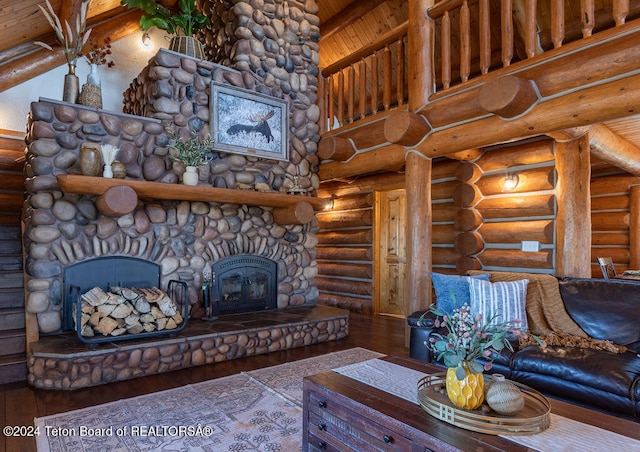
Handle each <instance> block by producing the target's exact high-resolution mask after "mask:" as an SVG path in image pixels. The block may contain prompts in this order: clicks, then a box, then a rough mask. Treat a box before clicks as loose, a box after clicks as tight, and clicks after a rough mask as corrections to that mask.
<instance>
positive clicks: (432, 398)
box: [418, 372, 551, 435]
mask: <svg viewBox="0 0 640 452" xmlns="http://www.w3.org/2000/svg"><path fill="white" fill-rule="evenodd" d="M445 378H446V373H444V372H441V373H436V374H432V375H428V376H426V377H424V378H422V379H421V380H420V381H419V382H418V401H419V403H420V406H421V407H422V409H424V410H425V411H426V412H427V413H429V414H430V415H431V416H433V417H435V418H437V419H440V420H442V421H444V422H448V423H449V424H453V425H455V426H457V427H460V428H464V429H466V430H472V431H474V432H480V433H488V434H490V435H530V434H534V433H539V432H542V431H544V430H546V429H547V428H548V427H549V423H550V420H551V417H550V415H549V413H550V412H551V405H550V404H549V401H548V400H547V399H546V398H545V397H544V396H543V395H542V394H540V393H539V392H538V391H536V390H535V389H533V388H530V387H528V386H525V385H523V384H520V383H516V382H513V383H514V384H515V385H516V386H518V388H519V389H520V391H522V394H523V395H524V400H525V404H524V408H523V409H522V410H520V411H519V412H518V414H517V416H503V415H500V414H497V413H495V412H493V411H489V412H483V411H482V410H463V409H460V408H456V407H455V406H453V404H452V403H451V401H450V400H449V397H447V395H446V393H445V394H441V393H440V391H439V390H438V389H440V388H444V386H445ZM485 379H486V380H487V382H486V383H487V384H488V383H489V382H490V381H491V376H490V375H485Z"/></svg>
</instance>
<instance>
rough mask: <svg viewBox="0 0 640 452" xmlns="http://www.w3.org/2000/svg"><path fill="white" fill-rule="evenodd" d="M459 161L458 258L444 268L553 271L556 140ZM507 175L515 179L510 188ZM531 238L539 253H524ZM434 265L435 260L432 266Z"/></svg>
mask: <svg viewBox="0 0 640 452" xmlns="http://www.w3.org/2000/svg"><path fill="white" fill-rule="evenodd" d="M483 151H484V152H483V153H482V154H481V155H480V156H479V157H478V158H476V159H474V160H473V161H467V162H464V163H461V164H460V166H459V167H458V169H457V172H456V177H457V179H458V181H459V182H460V185H459V186H458V188H457V189H456V192H455V193H454V207H455V209H456V221H455V222H454V224H453V226H454V229H455V232H456V234H457V236H456V238H455V241H454V242H453V245H454V250H455V252H456V253H457V255H458V257H457V259H456V261H455V263H453V264H452V263H448V264H447V265H445V266H444V267H443V268H442V270H449V271H452V270H453V271H455V273H458V274H464V273H465V272H466V271H467V270H472V269H473V270H477V269H486V270H505V271H509V270H518V271H531V272H540V273H553V271H554V249H555V237H554V231H555V195H554V187H555V157H554V142H553V141H552V140H550V139H533V140H527V141H523V142H519V143H515V144H508V145H501V146H494V147H491V148H486V149H484V150H483ZM508 176H514V177H517V185H516V186H515V187H513V188H507V187H506V186H505V180H506V179H507V177H508ZM523 241H535V242H538V244H539V250H538V251H523V250H522V242H523ZM437 265H438V263H437V262H435V260H434V269H437V268H438V267H437Z"/></svg>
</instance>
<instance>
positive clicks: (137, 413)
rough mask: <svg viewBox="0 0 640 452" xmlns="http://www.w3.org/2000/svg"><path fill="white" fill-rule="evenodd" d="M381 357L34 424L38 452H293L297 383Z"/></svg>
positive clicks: (349, 355)
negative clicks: (38, 432) (37, 429)
mask: <svg viewBox="0 0 640 452" xmlns="http://www.w3.org/2000/svg"><path fill="white" fill-rule="evenodd" d="M381 356H384V355H382V354H380V353H377V352H373V351H370V350H366V349H363V348H353V349H350V350H344V351H341V352H335V353H329V354H327V355H323V356H318V357H314V358H308V359H303V360H300V361H294V362H290V363H286V364H281V365H278V366H273V367H267V368H264V369H259V370H255V371H251V372H246V373H244V372H243V373H241V374H238V375H232V376H229V377H223V378H218V379H215V380H210V381H205V382H202V383H197V384H193V385H188V386H183V387H180V388H175V389H170V390H167V391H162V392H156V393H153V394H147V395H144V396H139V397H134V398H131V399H125V400H119V401H117V402H111V403H107V404H103V405H97V406H94V407H90V408H84V409H81V410H76V411H70V412H67V413H60V414H56V415H53V416H46V417H42V418H37V419H36V420H35V425H36V426H37V427H40V435H39V436H38V437H37V446H38V451H39V452H76V451H77V452H80V451H83V452H84V451H89V450H91V451H97V450H99V451H101V452H114V451H157V450H165V451H182V450H184V451H187V450H188V451H205V452H218V451H283V452H289V451H298V450H301V446H302V378H303V377H305V376H307V375H313V374H316V373H320V372H326V371H328V370H331V369H335V368H338V367H343V366H347V365H349V364H353V363H358V362H362V361H366V360H369V359H374V358H378V357H381Z"/></svg>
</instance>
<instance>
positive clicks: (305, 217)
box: [273, 201, 315, 224]
mask: <svg viewBox="0 0 640 452" xmlns="http://www.w3.org/2000/svg"><path fill="white" fill-rule="evenodd" d="M314 215H315V214H314V212H313V206H312V205H311V204H309V203H308V202H306V201H299V202H298V203H296V204H294V205H292V206H287V207H278V208H275V209H273V219H274V220H276V223H278V224H307V223H311V220H313V218H314Z"/></svg>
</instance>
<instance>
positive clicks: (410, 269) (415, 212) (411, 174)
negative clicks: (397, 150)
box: [405, 151, 433, 316]
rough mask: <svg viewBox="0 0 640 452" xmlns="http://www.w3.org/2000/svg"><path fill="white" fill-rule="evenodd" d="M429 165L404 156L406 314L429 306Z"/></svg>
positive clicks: (413, 156)
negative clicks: (405, 158) (405, 163)
mask: <svg viewBox="0 0 640 452" xmlns="http://www.w3.org/2000/svg"><path fill="white" fill-rule="evenodd" d="M431 167H432V161H431V159H429V158H426V157H424V156H422V155H421V154H419V153H417V152H412V151H410V152H409V153H408V155H407V165H406V182H405V189H406V193H407V207H406V208H407V224H406V226H405V235H406V244H407V245H406V246H407V250H406V259H407V265H406V274H405V297H406V299H405V314H406V315H407V316H409V315H411V313H413V312H415V311H417V310H420V309H427V308H428V307H429V305H430V304H431V279H430V278H429V273H430V272H431V261H432V249H431V243H432V237H433V233H432V221H433V217H432V213H431Z"/></svg>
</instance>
